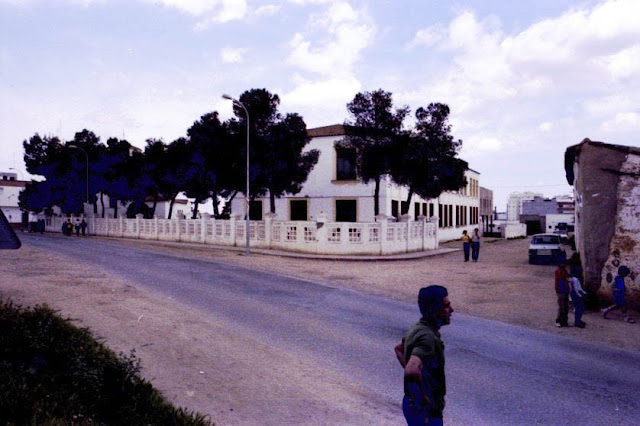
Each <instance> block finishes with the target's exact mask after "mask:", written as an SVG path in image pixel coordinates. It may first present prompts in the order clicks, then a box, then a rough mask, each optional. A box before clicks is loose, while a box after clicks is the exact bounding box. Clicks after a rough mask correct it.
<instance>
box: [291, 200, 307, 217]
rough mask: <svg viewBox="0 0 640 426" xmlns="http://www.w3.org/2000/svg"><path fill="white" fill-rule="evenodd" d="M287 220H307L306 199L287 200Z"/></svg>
mask: <svg viewBox="0 0 640 426" xmlns="http://www.w3.org/2000/svg"><path fill="white" fill-rule="evenodd" d="M289 220H309V217H308V216H307V200H290V201H289Z"/></svg>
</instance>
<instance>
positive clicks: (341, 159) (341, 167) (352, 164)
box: [336, 149, 356, 180]
mask: <svg viewBox="0 0 640 426" xmlns="http://www.w3.org/2000/svg"><path fill="white" fill-rule="evenodd" d="M336 180H356V150H355V149H336Z"/></svg>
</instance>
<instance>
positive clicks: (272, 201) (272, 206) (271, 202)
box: [269, 190, 276, 213]
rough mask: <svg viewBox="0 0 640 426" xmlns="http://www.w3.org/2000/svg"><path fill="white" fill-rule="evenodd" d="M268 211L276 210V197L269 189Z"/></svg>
mask: <svg viewBox="0 0 640 426" xmlns="http://www.w3.org/2000/svg"><path fill="white" fill-rule="evenodd" d="M269 211H270V212H271V213H275V212H276V197H275V196H274V195H273V192H271V190H269Z"/></svg>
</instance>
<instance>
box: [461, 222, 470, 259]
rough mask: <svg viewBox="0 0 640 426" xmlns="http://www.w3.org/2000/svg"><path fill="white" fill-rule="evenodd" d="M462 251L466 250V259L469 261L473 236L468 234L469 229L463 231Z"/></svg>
mask: <svg viewBox="0 0 640 426" xmlns="http://www.w3.org/2000/svg"><path fill="white" fill-rule="evenodd" d="M460 239H461V240H462V251H463V252H464V261H465V262H468V261H469V246H470V245H471V237H470V236H469V234H467V230H466V229H465V230H464V231H462V237H460Z"/></svg>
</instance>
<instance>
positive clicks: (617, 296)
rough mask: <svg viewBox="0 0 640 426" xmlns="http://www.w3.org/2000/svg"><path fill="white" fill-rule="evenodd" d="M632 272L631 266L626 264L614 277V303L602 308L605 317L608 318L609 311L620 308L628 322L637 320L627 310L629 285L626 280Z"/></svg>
mask: <svg viewBox="0 0 640 426" xmlns="http://www.w3.org/2000/svg"><path fill="white" fill-rule="evenodd" d="M630 273H631V270H629V268H628V267H626V266H624V265H622V266H620V267H619V268H618V275H617V276H616V277H615V278H614V279H613V282H612V283H611V287H612V289H613V301H614V304H613V305H611V306H609V307H608V308H606V309H603V310H602V316H603V317H604V318H605V319H607V315H609V312H611V311H613V310H617V309H620V312H622V315H623V319H624V320H625V321H626V322H629V323H634V322H636V320H634V319H633V318H631V317H630V316H629V314H628V311H627V299H626V293H627V286H626V283H625V280H627V279H628V278H627V277H628V276H629V274H630Z"/></svg>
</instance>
